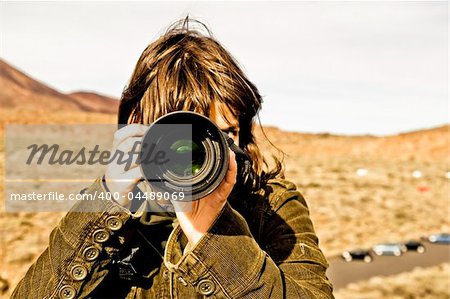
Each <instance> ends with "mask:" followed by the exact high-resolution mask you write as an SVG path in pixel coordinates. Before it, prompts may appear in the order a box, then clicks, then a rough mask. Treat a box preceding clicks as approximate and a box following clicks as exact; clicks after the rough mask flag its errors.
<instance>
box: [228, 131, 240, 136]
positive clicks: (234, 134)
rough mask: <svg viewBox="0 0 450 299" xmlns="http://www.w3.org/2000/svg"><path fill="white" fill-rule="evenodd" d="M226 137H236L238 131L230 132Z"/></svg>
mask: <svg viewBox="0 0 450 299" xmlns="http://www.w3.org/2000/svg"><path fill="white" fill-rule="evenodd" d="M228 135H231V136H233V137H236V136H237V135H238V131H230V132H228Z"/></svg>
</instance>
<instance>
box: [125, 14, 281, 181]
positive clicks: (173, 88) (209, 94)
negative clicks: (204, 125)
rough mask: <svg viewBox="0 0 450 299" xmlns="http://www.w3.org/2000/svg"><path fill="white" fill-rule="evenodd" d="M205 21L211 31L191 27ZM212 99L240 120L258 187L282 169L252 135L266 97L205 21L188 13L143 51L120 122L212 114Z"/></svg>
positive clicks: (242, 142) (243, 142)
mask: <svg viewBox="0 0 450 299" xmlns="http://www.w3.org/2000/svg"><path fill="white" fill-rule="evenodd" d="M191 22H194V24H200V25H202V26H203V27H204V29H206V31H207V33H208V35H204V34H202V33H201V32H200V31H199V30H197V29H192V28H189V25H190V23H191ZM213 103H219V104H220V105H218V106H219V109H224V108H225V109H226V108H228V109H229V110H230V111H231V113H232V114H233V116H234V117H235V118H236V119H237V120H238V122H239V130H240V132H239V146H240V147H241V148H242V149H243V150H244V151H246V152H247V153H248V154H249V155H250V156H251V158H252V160H253V168H254V172H255V174H256V180H255V189H258V188H259V187H261V186H262V185H264V184H265V183H266V182H267V180H269V179H271V178H274V177H276V176H277V175H279V174H280V173H281V172H282V165H281V162H280V161H279V159H277V158H275V157H274V160H275V167H274V168H273V169H271V170H269V169H268V167H269V166H268V164H267V162H266V160H265V159H264V157H263V155H262V154H261V152H260V150H259V148H258V146H257V144H256V142H255V137H254V135H253V128H254V121H253V119H254V117H255V116H256V115H257V113H258V111H259V109H260V107H261V103H262V98H261V95H260V94H259V91H258V89H257V88H256V86H255V85H254V84H253V83H252V82H250V80H248V79H247V77H246V76H245V74H244V73H243V71H242V70H241V69H240V67H239V66H238V63H237V62H236V60H235V59H234V58H233V57H232V56H231V55H230V54H229V53H228V52H227V51H226V50H225V48H224V47H223V46H222V45H220V44H219V42H217V41H216V40H215V39H214V38H213V37H212V34H211V32H210V31H209V29H208V28H207V27H206V25H204V24H203V23H201V22H199V21H197V20H192V19H190V18H189V16H188V17H186V18H185V19H182V20H179V21H177V22H175V23H174V24H173V25H172V26H170V27H169V29H168V30H167V31H166V33H165V34H164V35H162V36H161V37H160V38H158V39H157V40H156V41H155V42H153V43H151V44H150V45H148V46H147V48H146V49H145V50H144V52H143V53H142V55H141V56H140V58H139V60H138V62H137V64H136V68H135V70H134V72H133V75H132V76H131V79H130V82H129V84H128V86H127V87H126V88H125V90H124V92H123V94H122V98H121V102H120V107H119V115H118V116H119V117H118V121H119V124H128V123H141V124H150V123H152V122H154V121H155V120H156V119H157V118H159V117H160V116H162V115H164V114H167V113H169V112H172V111H179V110H184V111H194V112H198V113H201V114H203V115H205V116H209V110H210V107H211V105H212V104H213Z"/></svg>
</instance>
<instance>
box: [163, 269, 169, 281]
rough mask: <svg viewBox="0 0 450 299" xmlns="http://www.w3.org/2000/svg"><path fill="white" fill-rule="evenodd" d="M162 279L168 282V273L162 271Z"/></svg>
mask: <svg viewBox="0 0 450 299" xmlns="http://www.w3.org/2000/svg"><path fill="white" fill-rule="evenodd" d="M163 278H164V279H165V280H168V279H169V273H168V272H167V270H164V271H163Z"/></svg>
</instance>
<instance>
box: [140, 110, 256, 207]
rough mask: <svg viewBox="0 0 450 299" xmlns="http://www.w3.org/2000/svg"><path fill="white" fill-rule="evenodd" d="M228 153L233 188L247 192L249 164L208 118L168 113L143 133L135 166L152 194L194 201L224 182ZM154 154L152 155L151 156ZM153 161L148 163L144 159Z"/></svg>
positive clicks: (193, 114)
mask: <svg viewBox="0 0 450 299" xmlns="http://www.w3.org/2000/svg"><path fill="white" fill-rule="evenodd" d="M229 149H231V150H232V151H233V152H234V153H235V154H236V155H235V156H236V162H237V166H238V171H237V173H238V174H237V182H236V185H235V189H236V188H251V185H252V184H253V170H252V160H251V158H250V157H249V155H248V154H247V153H246V152H245V151H243V150H242V149H241V148H239V147H238V146H237V145H236V144H234V142H233V140H232V139H231V138H229V137H228V135H227V134H226V133H224V132H222V131H221V130H220V129H219V128H218V127H217V126H216V125H215V124H214V123H213V122H212V121H211V120H210V119H209V118H207V117H205V116H203V115H201V114H198V113H195V112H187V111H177V112H172V113H168V114H166V115H164V116H162V117H160V118H158V119H157V120H156V121H155V122H154V123H153V124H152V125H151V126H150V127H149V129H148V130H147V132H146V134H145V136H144V138H143V142H142V149H141V152H140V156H139V158H138V162H139V164H140V167H141V171H142V174H143V177H144V179H145V181H146V182H147V183H148V184H149V185H150V186H151V188H152V189H153V190H154V191H159V192H165V193H169V194H170V193H180V192H183V193H184V200H188V201H194V200H198V199H200V198H203V197H205V196H207V195H208V194H210V193H211V192H213V191H214V190H215V189H216V188H217V187H218V186H219V185H220V183H221V182H222V180H223V179H224V178H225V175H226V173H227V170H228V166H229V162H230V155H229ZM155 153H156V154H155ZM148 156H153V157H155V156H156V158H157V159H155V158H153V159H151V160H148V159H146V157H148Z"/></svg>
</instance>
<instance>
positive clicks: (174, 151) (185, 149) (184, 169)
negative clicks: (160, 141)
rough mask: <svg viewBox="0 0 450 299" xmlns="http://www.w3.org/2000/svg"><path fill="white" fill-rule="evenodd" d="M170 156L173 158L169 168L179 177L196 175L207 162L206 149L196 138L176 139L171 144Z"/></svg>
mask: <svg viewBox="0 0 450 299" xmlns="http://www.w3.org/2000/svg"><path fill="white" fill-rule="evenodd" d="M169 156H170V157H172V159H171V161H170V162H169V165H167V166H168V167H167V168H168V170H169V171H170V172H172V173H173V174H174V175H176V176H179V177H192V176H195V175H196V174H197V173H198V172H199V171H200V169H201V168H202V166H203V164H204V163H205V150H204V148H203V146H202V144H201V142H199V141H196V140H190V139H180V140H176V141H175V142H173V143H172V144H171V146H170V155H169Z"/></svg>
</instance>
